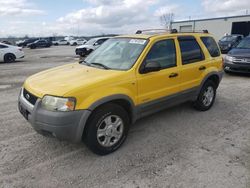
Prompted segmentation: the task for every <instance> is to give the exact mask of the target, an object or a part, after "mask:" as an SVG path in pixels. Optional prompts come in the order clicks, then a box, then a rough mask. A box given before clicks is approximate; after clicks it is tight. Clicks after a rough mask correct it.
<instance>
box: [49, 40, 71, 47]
mask: <svg viewBox="0 0 250 188" xmlns="http://www.w3.org/2000/svg"><path fill="white" fill-rule="evenodd" d="M52 44H54V45H56V46H57V45H69V41H67V40H64V39H62V40H57V41H53V42H52Z"/></svg>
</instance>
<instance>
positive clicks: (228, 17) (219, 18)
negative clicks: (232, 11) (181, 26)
mask: <svg viewBox="0 0 250 188" xmlns="http://www.w3.org/2000/svg"><path fill="white" fill-rule="evenodd" d="M243 17H249V18H250V14H248V15H239V16H226V17H217V18H204V19H192V20H183V21H176V22H172V23H173V24H174V23H185V22H194V21H195V22H197V21H209V20H221V19H230V18H243ZM249 21H250V20H249Z"/></svg>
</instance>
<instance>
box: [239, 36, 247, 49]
mask: <svg viewBox="0 0 250 188" xmlns="http://www.w3.org/2000/svg"><path fill="white" fill-rule="evenodd" d="M236 48H244V49H250V37H249V38H245V39H243V40H242V41H241V42H240V43H239V44H238V45H237V47H236Z"/></svg>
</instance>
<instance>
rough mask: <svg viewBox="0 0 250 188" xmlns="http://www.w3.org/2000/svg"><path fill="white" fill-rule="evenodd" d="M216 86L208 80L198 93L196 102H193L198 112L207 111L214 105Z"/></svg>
mask: <svg viewBox="0 0 250 188" xmlns="http://www.w3.org/2000/svg"><path fill="white" fill-rule="evenodd" d="M216 88H217V87H216V84H215V83H214V82H213V81H211V80H208V81H207V82H206V83H205V84H204V85H203V87H202V88H201V91H200V93H199V96H198V98H197V100H196V101H195V102H194V107H195V108H196V109H197V110H200V111H206V110H209V109H210V108H211V107H212V106H213V103H214V100H215V97H216Z"/></svg>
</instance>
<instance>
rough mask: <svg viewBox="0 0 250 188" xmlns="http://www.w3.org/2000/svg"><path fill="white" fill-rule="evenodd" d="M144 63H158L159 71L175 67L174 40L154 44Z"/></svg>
mask: <svg viewBox="0 0 250 188" xmlns="http://www.w3.org/2000/svg"><path fill="white" fill-rule="evenodd" d="M146 62H147V63H149V62H158V63H159V64H160V65H161V69H165V68H170V67H175V66H176V49H175V42H174V39H167V40H162V41H159V42H156V43H155V44H154V45H153V47H152V48H151V50H150V51H149V53H148V55H147V57H146Z"/></svg>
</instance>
